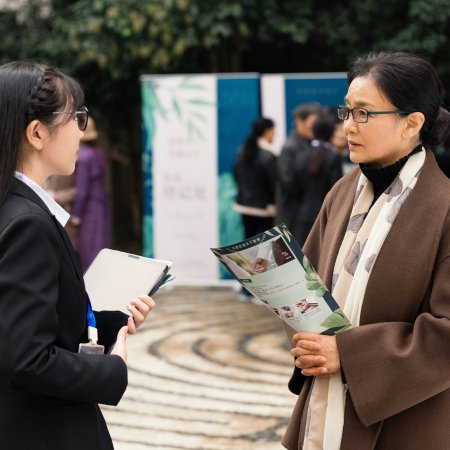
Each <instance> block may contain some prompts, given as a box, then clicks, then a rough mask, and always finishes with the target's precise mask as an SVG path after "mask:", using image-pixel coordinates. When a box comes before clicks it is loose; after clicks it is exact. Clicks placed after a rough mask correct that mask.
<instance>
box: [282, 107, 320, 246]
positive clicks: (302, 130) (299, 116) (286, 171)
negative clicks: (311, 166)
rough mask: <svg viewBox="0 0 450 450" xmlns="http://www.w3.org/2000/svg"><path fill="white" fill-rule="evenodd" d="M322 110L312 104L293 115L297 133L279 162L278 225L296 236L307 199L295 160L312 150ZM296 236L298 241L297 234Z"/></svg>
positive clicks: (291, 138)
mask: <svg viewBox="0 0 450 450" xmlns="http://www.w3.org/2000/svg"><path fill="white" fill-rule="evenodd" d="M320 109H321V108H320V104H319V103H316V102H311V103H302V104H301V105H299V106H297V107H296V108H295V109H294V110H293V111H292V116H293V120H294V129H293V130H292V131H291V133H290V135H289V136H288V138H287V139H286V142H285V143H284V145H283V148H282V149H281V153H280V156H279V158H278V161H277V186H276V191H277V192H276V207H277V215H276V222H277V224H281V223H284V224H285V225H286V226H287V227H288V228H289V230H290V231H291V232H292V233H293V231H292V230H293V229H294V225H295V223H296V220H297V211H298V209H299V205H300V202H301V201H302V197H303V195H302V192H300V191H299V190H298V185H297V181H298V174H297V173H296V172H295V160H296V158H297V155H298V154H301V153H306V152H308V150H310V149H311V141H312V140H313V139H314V135H313V132H312V125H313V123H314V122H315V120H316V119H317V116H318V114H319V112H320ZM293 235H294V237H295V238H296V239H297V238H298V236H295V234H294V233H293Z"/></svg>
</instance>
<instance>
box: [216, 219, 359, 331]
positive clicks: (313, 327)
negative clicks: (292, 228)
mask: <svg viewBox="0 0 450 450" xmlns="http://www.w3.org/2000/svg"><path fill="white" fill-rule="evenodd" d="M211 250H212V252H213V253H214V254H215V255H216V256H217V258H218V259H219V261H220V262H221V263H222V264H223V265H224V266H225V267H226V268H227V270H228V271H229V272H230V273H231V275H233V276H234V277H235V278H236V279H237V280H238V281H239V282H240V283H241V284H242V286H244V287H245V289H247V290H248V291H249V292H250V293H251V294H252V295H254V296H255V297H257V298H258V299H259V300H261V302H263V303H264V304H265V305H266V306H267V307H268V308H269V309H270V310H271V311H272V312H274V313H275V314H277V315H278V316H279V317H280V318H281V319H282V320H284V321H285V322H286V323H287V324H289V325H290V326H291V327H292V328H293V329H294V330H296V331H308V332H312V333H320V334H329V335H330V334H335V333H339V332H341V331H344V330H346V329H347V328H350V327H351V324H350V322H349V320H348V319H347V317H346V316H345V314H344V313H343V312H342V310H341V309H340V307H339V305H338V304H337V302H336V300H335V299H334V298H333V297H332V295H331V294H330V292H329V291H328V289H327V288H326V286H325V285H324V283H323V282H322V280H321V279H320V277H319V275H318V274H317V272H316V271H315V269H314V267H313V266H312V265H311V263H310V262H309V261H308V259H307V258H306V256H305V255H304V254H303V252H302V251H301V249H300V246H299V245H298V244H297V242H296V241H295V239H294V238H293V236H292V234H291V233H290V232H289V230H288V229H287V227H286V226H285V225H284V224H281V225H278V226H276V227H273V228H271V229H269V230H267V231H265V232H264V233H261V234H258V235H256V236H254V237H251V238H249V239H246V240H245V241H242V242H238V243H235V244H231V245H228V246H225V247H220V248H212V249H211Z"/></svg>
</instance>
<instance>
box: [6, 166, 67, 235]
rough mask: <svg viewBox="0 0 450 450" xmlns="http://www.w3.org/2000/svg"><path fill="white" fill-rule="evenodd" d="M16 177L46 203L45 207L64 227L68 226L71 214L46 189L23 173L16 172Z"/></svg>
mask: <svg viewBox="0 0 450 450" xmlns="http://www.w3.org/2000/svg"><path fill="white" fill-rule="evenodd" d="M14 176H15V177H16V178H17V179H19V180H20V181H22V182H23V183H25V184H26V185H27V186H28V187H29V188H30V189H32V190H33V191H34V192H35V193H36V194H37V195H38V196H39V198H40V199H41V200H42V201H43V202H44V203H45V206H47V208H48V209H49V210H50V212H51V213H52V214H53V215H54V216H55V217H56V220H57V221H58V222H59V223H60V224H61V225H62V226H63V227H65V226H66V223H67V221H68V220H69V218H70V214H69V213H68V212H67V211H66V210H65V209H64V208H63V207H62V206H60V205H59V204H58V203H56V201H55V200H53V198H52V197H50V195H49V194H48V193H47V192H46V191H45V189H43V188H41V186H39V185H38V184H37V183H35V182H34V181H33V180H31V179H30V178H28V177H27V176H26V175H24V174H23V173H21V172H17V171H15V172H14Z"/></svg>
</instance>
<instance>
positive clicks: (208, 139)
mask: <svg viewBox="0 0 450 450" xmlns="http://www.w3.org/2000/svg"><path fill="white" fill-rule="evenodd" d="M141 95H142V120H143V155H142V163H143V183H144V186H143V187H144V208H143V210H144V217H143V243H144V249H143V253H144V255H146V256H149V257H154V258H160V259H167V260H170V261H173V263H174V268H173V273H174V274H176V276H177V280H179V281H180V282H187V283H191V282H193V283H196V282H198V283H200V282H202V283H204V282H206V283H208V282H212V283H215V282H218V281H219V280H220V278H227V277H228V275H225V272H223V273H222V272H221V271H220V269H219V265H218V263H217V262H216V261H215V259H214V258H212V257H211V252H210V250H209V248H210V247H217V246H220V245H225V244H227V243H229V242H235V241H236V240H239V239H240V238H242V236H243V233H242V224H241V218H240V216H239V215H238V214H237V213H235V212H234V211H233V209H232V203H233V202H234V199H235V195H236V187H235V184H234V180H233V177H232V166H233V163H234V158H235V156H236V152H237V150H238V149H239V147H240V146H241V145H242V143H243V141H244V139H245V137H246V135H247V134H248V133H249V132H250V126H251V123H252V121H253V120H254V119H256V117H257V116H258V115H259V111H260V106H259V81H258V76H257V75H246V74H244V75H230V76H227V75H220V76H216V75H173V76H157V75H145V76H143V77H141Z"/></svg>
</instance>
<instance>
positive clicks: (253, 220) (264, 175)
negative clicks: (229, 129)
mask: <svg viewBox="0 0 450 450" xmlns="http://www.w3.org/2000/svg"><path fill="white" fill-rule="evenodd" d="M274 133H275V124H274V122H273V120H271V119H268V118H266V117H260V118H258V119H256V120H255V121H254V122H253V124H252V128H251V132H250V134H249V135H248V136H247V138H246V140H245V142H244V145H243V146H242V148H241V149H240V150H239V151H238V153H237V156H236V161H235V163H234V167H233V175H234V179H235V181H236V184H237V196H236V202H235V204H234V205H233V208H234V210H235V211H237V212H238V213H240V214H241V216H242V222H243V225H244V235H245V238H249V237H252V236H254V235H255V234H258V233H262V232H263V231H265V230H267V229H268V228H271V227H273V225H274V223H273V219H274V216H275V182H276V159H277V158H276V156H275V155H274V154H273V153H272V151H271V144H272V141H273V137H274ZM241 294H242V296H244V297H245V296H247V297H249V296H250V294H249V293H248V291H246V290H245V289H242V291H241ZM243 299H245V298H243Z"/></svg>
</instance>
